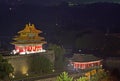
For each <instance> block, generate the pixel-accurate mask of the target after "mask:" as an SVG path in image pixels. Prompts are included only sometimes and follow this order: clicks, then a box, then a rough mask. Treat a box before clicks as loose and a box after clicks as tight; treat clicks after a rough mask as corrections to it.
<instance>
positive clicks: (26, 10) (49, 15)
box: [0, 0, 120, 45]
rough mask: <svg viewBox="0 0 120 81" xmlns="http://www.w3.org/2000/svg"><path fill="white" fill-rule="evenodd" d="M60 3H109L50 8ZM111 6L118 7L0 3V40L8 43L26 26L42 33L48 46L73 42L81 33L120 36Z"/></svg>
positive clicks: (23, 0)
mask: <svg viewBox="0 0 120 81" xmlns="http://www.w3.org/2000/svg"><path fill="white" fill-rule="evenodd" d="M63 1H66V2H69V1H70V2H75V3H93V2H104V1H107V2H112V3H104V4H103V3H98V4H88V5H87V4H84V5H80V6H79V5H78V6H77V7H66V6H64V5H58V6H50V5H56V4H61V3H62V2H63ZM113 2H115V3H116V2H117V3H119V0H0V3H5V4H3V5H2V4H1V5H0V40H3V38H9V39H10V40H12V37H13V36H15V35H16V34H17V32H18V31H20V30H21V29H23V28H24V26H25V24H26V23H29V22H31V23H33V24H35V26H36V28H38V29H40V30H42V31H43V36H44V37H45V38H46V40H47V41H50V42H51V41H52V42H54V41H55V40H57V42H59V41H61V40H62V39H63V40H64V39H66V37H67V38H70V39H69V40H71V39H73V40H74V38H71V37H76V36H81V32H83V33H82V34H84V32H85V33H86V32H88V33H89V31H92V32H93V31H94V32H100V33H106V31H107V29H109V30H108V32H112V33H116V32H117V33H118V32H120V5H119V4H114V3H113ZM8 4H11V5H12V6H11V5H8ZM19 4H24V5H19ZM26 4H32V5H26ZM36 5H37V6H36ZM38 5H47V6H48V5H49V6H48V7H46V6H38ZM73 30H74V31H73ZM63 34H64V36H63ZM76 34H78V35H76ZM58 35H59V36H58ZM65 35H66V36H65ZM67 35H69V36H67ZM58 37H59V38H58ZM3 41H4V40H3ZM64 41H65V42H68V41H67V40H64ZM55 42H56V41H55ZM71 42H72V41H71ZM8 43H9V42H8ZM70 45H71V44H70Z"/></svg>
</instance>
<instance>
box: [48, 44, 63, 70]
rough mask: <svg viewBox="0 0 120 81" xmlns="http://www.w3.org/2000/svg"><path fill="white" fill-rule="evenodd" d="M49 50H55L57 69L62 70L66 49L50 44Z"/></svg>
mask: <svg viewBox="0 0 120 81" xmlns="http://www.w3.org/2000/svg"><path fill="white" fill-rule="evenodd" d="M48 49H49V50H54V53H55V68H56V69H61V68H63V66H64V54H65V49H64V48H62V47H61V46H58V45H56V44H49V46H48Z"/></svg>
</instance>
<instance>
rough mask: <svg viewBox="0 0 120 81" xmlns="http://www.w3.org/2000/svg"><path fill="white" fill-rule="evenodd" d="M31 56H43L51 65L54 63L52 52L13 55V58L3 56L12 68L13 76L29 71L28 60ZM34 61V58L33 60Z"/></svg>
mask: <svg viewBox="0 0 120 81" xmlns="http://www.w3.org/2000/svg"><path fill="white" fill-rule="evenodd" d="M33 56H38V57H40V56H45V57H47V58H48V59H49V60H50V61H51V62H52V63H54V60H55V55H54V52H53V51H47V52H45V53H37V54H29V55H15V56H5V57H4V58H5V59H8V62H9V63H11V64H12V66H13V67H14V73H15V74H27V72H28V71H29V63H28V61H29V59H30V58H32V57H33ZM34 59H35V58H34Z"/></svg>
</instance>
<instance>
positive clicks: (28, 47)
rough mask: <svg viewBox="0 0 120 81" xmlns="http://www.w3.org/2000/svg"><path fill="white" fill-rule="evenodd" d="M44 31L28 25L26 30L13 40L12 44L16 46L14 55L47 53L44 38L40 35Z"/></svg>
mask: <svg viewBox="0 0 120 81" xmlns="http://www.w3.org/2000/svg"><path fill="white" fill-rule="evenodd" d="M40 33H42V31H40V30H38V29H36V28H35V25H34V24H30V23H29V24H26V26H25V28H24V29H23V30H21V31H19V32H18V35H17V36H15V37H14V38H13V40H14V41H13V42H12V44H13V45H14V46H15V49H14V50H13V52H12V53H13V54H31V53H39V52H45V50H44V49H43V45H44V44H46V41H45V40H44V37H41V36H40V35H39V34H40Z"/></svg>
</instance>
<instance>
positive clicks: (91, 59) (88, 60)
mask: <svg viewBox="0 0 120 81" xmlns="http://www.w3.org/2000/svg"><path fill="white" fill-rule="evenodd" d="M70 64H71V65H72V66H73V69H75V70H78V69H88V68H92V67H99V66H102V60H101V59H99V58H97V57H95V56H93V55H86V54H74V55H73V57H72V59H71V61H70Z"/></svg>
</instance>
